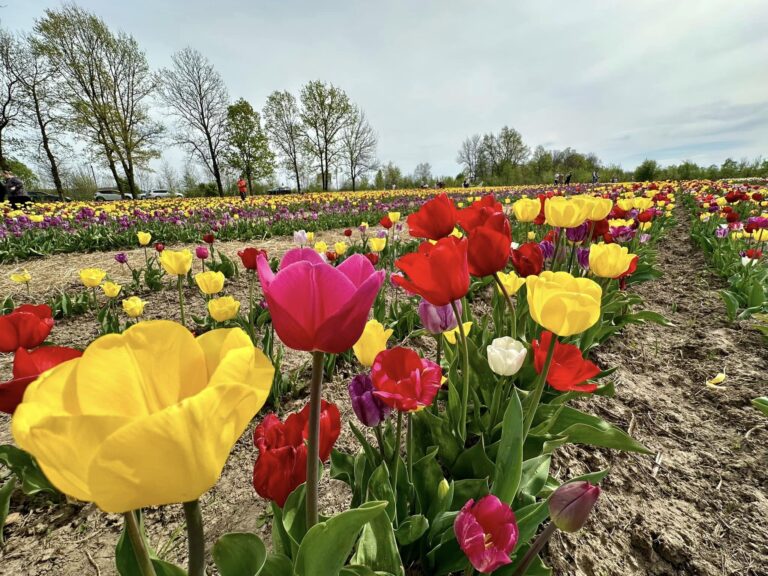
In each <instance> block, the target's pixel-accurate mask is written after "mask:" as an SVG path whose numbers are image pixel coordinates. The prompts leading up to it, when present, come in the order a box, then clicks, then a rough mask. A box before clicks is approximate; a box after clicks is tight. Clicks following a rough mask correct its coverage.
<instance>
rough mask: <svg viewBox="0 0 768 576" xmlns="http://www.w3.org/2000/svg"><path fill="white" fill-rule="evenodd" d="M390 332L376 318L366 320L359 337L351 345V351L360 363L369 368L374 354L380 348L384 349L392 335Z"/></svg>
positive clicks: (374, 356)
mask: <svg viewBox="0 0 768 576" xmlns="http://www.w3.org/2000/svg"><path fill="white" fill-rule="evenodd" d="M392 332H393V330H392V329H391V328H390V329H387V330H385V329H384V325H383V324H382V323H381V322H379V321H378V320H368V322H366V324H365V329H364V330H363V333H362V335H361V336H360V339H359V340H358V341H357V342H355V345H354V346H352V351H353V352H354V353H355V356H356V357H357V360H358V361H359V362H360V364H362V365H363V366H365V367H366V368H370V367H371V366H372V365H373V361H374V360H375V359H376V355H377V354H378V353H379V352H381V351H382V350H386V348H387V340H389V337H390V336H392Z"/></svg>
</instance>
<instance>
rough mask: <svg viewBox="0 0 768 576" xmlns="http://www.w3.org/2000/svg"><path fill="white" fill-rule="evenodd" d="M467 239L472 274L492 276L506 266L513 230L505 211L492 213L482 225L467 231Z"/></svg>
mask: <svg viewBox="0 0 768 576" xmlns="http://www.w3.org/2000/svg"><path fill="white" fill-rule="evenodd" d="M467 239H468V240H469V246H468V248H467V258H468V263H469V273H470V274H472V276H477V277H483V276H490V275H491V274H494V273H496V272H498V271H500V270H504V268H506V266H507V262H509V252H510V244H511V242H512V232H511V230H510V227H509V220H507V216H506V215H505V214H504V212H495V213H493V214H491V215H490V216H489V217H488V218H487V219H486V220H485V222H484V223H483V224H482V225H478V226H475V228H474V229H473V230H472V231H471V232H468V233H467ZM537 246H538V244H537Z"/></svg>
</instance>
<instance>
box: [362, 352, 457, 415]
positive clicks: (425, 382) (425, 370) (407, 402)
mask: <svg viewBox="0 0 768 576" xmlns="http://www.w3.org/2000/svg"><path fill="white" fill-rule="evenodd" d="M442 376H443V373H442V370H441V369H440V366H438V365H437V364H435V363H434V362H432V361H431V360H427V359H426V358H422V357H421V356H419V355H418V354H417V353H416V352H414V351H413V350H411V349H410V348H403V347H401V346H396V347H395V348H391V349H389V350H382V351H381V352H379V353H378V354H377V355H376V358H375V359H374V361H373V365H372V366H371V380H372V381H373V395H374V396H376V397H377V398H379V399H380V400H381V401H382V402H384V403H385V404H386V405H387V406H391V407H392V408H395V409H397V410H400V411H401V412H413V411H415V410H420V409H421V408H424V407H425V406H429V405H431V404H432V401H433V400H434V399H435V395H436V394H437V391H438V390H440V381H441V380H442Z"/></svg>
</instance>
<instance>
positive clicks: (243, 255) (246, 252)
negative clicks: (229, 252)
mask: <svg viewBox="0 0 768 576" xmlns="http://www.w3.org/2000/svg"><path fill="white" fill-rule="evenodd" d="M237 255H238V256H240V261H241V262H242V263H243V266H245V268H246V269H247V270H256V262H257V260H258V258H259V255H263V256H264V258H266V257H267V251H266V250H261V249H259V248H253V247H251V246H249V247H248V248H244V249H243V250H240V251H238V253H237Z"/></svg>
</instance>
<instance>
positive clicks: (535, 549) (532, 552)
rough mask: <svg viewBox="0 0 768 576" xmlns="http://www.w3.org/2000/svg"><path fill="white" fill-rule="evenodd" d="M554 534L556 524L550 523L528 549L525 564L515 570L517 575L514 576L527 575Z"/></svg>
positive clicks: (524, 559) (524, 558)
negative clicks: (532, 563)
mask: <svg viewBox="0 0 768 576" xmlns="http://www.w3.org/2000/svg"><path fill="white" fill-rule="evenodd" d="M554 533H555V524H554V522H550V523H549V524H547V527H546V528H544V530H543V531H542V532H541V534H539V535H538V537H537V538H536V540H535V541H534V542H533V544H532V545H531V547H530V548H529V549H528V552H526V554H525V556H524V557H523V562H522V563H521V564H520V566H518V567H517V570H515V573H514V574H513V575H512V576H523V574H525V571H526V570H528V566H530V565H531V562H533V559H534V558H536V556H538V555H539V552H541V550H542V548H544V545H545V544H546V543H547V542H548V541H549V538H550V537H551V536H552V534H554Z"/></svg>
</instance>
